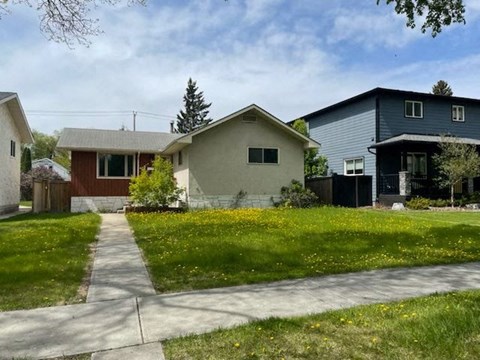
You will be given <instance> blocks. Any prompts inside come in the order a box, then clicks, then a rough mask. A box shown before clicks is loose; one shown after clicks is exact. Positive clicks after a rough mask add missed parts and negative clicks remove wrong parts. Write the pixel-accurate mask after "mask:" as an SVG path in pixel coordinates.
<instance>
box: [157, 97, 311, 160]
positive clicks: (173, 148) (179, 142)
mask: <svg viewBox="0 0 480 360" xmlns="http://www.w3.org/2000/svg"><path fill="white" fill-rule="evenodd" d="M249 111H254V112H256V113H258V114H260V115H262V116H263V118H264V119H266V120H267V121H269V122H270V123H271V124H272V125H274V126H275V127H277V128H279V129H281V130H282V131H285V132H286V133H288V134H290V135H291V136H293V137H294V138H296V139H298V140H300V141H302V142H303V144H304V148H305V149H314V148H315V149H316V148H319V147H320V144H319V143H318V142H316V141H315V140H313V139H310V138H309V137H306V136H304V135H302V134H300V133H299V132H298V131H296V130H295V129H293V128H292V127H290V126H289V125H287V124H285V123H284V122H283V121H281V120H280V119H278V118H276V117H275V116H273V115H272V114H270V113H269V112H267V111H265V110H264V109H262V108H261V107H260V106H258V105H255V104H252V105H249V106H247V107H244V108H243V109H240V110H238V111H236V112H234V113H232V114H230V115H227V116H225V117H223V118H221V119H219V120H217V121H215V122H212V123H210V124H209V125H207V126H205V127H202V128H200V129H197V130H195V131H193V132H191V133H189V134H186V135H183V136H182V137H180V138H178V139H175V140H173V141H172V142H171V143H170V144H169V145H168V146H167V147H166V148H165V151H164V153H165V154H173V153H175V152H177V151H179V150H181V149H182V148H184V147H185V146H187V145H188V144H191V143H192V139H193V137H195V136H196V135H198V134H201V133H203V132H205V131H208V130H210V129H212V128H214V127H216V126H219V125H221V124H223V123H225V122H227V121H229V120H232V119H234V118H236V117H238V116H239V115H242V114H244V113H246V112H249Z"/></svg>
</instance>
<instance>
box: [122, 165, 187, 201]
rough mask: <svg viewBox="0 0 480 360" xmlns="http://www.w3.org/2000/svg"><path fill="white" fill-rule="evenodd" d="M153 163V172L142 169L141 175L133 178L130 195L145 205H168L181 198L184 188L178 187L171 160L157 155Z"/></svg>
mask: <svg viewBox="0 0 480 360" xmlns="http://www.w3.org/2000/svg"><path fill="white" fill-rule="evenodd" d="M152 165H153V170H152V172H151V173H149V172H148V171H147V170H146V169H142V170H141V171H140V175H138V176H136V177H133V178H132V179H131V181H130V186H129V192H130V196H131V197H132V199H133V201H134V202H135V203H137V204H140V205H143V206H149V207H166V206H168V205H170V204H171V203H173V202H175V201H177V200H179V199H180V195H181V194H182V193H183V192H184V190H183V189H179V188H178V187H177V182H176V181H175V178H174V177H173V165H172V163H171V162H169V161H167V160H165V159H163V158H162V157H160V156H156V157H155V160H154V161H153V164H152Z"/></svg>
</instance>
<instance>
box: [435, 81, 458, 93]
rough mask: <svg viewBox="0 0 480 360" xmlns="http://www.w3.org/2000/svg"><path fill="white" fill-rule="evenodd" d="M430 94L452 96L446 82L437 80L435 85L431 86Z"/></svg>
mask: <svg viewBox="0 0 480 360" xmlns="http://www.w3.org/2000/svg"><path fill="white" fill-rule="evenodd" d="M432 94H434V95H446V96H452V95H453V91H452V88H451V87H450V85H448V83H447V82H446V81H444V80H438V81H437V83H436V84H435V85H433V86H432Z"/></svg>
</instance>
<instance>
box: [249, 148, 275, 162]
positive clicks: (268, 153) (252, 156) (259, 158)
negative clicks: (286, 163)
mask: <svg viewBox="0 0 480 360" xmlns="http://www.w3.org/2000/svg"><path fill="white" fill-rule="evenodd" d="M248 163H249V164H278V149H273V148H248Z"/></svg>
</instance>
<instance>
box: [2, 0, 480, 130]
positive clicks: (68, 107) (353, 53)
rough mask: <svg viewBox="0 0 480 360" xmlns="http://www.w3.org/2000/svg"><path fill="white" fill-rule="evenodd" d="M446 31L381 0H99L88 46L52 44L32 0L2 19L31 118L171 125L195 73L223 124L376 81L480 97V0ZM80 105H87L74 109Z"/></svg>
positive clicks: (6, 71) (46, 123) (304, 110)
mask: <svg viewBox="0 0 480 360" xmlns="http://www.w3.org/2000/svg"><path fill="white" fill-rule="evenodd" d="M465 3H466V15H465V17H466V21H467V23H466V25H458V24H456V25H452V26H450V27H447V28H445V29H444V30H443V31H442V32H441V33H440V34H439V35H437V37H435V38H432V36H431V35H430V33H428V32H427V33H425V34H422V33H421V31H420V29H419V28H420V25H421V24H419V26H417V28H415V29H410V28H407V27H406V26H405V21H406V20H405V18H404V17H403V16H401V15H397V14H396V13H395V12H394V8H393V6H391V5H388V6H387V5H386V4H385V2H384V1H383V2H381V4H380V5H378V6H377V1H376V0H361V1H359V0H335V1H333V0H328V1H327V0H322V1H318V0H228V1H223V0H150V1H149V3H148V5H147V6H146V7H143V6H127V5H126V1H124V2H120V3H119V4H117V5H116V6H114V7H112V6H100V7H98V8H97V9H94V11H93V13H92V16H94V17H95V18H98V19H99V25H100V27H101V29H102V31H103V33H102V34H100V35H98V36H96V37H92V38H91V39H90V40H91V42H92V43H91V45H90V46H89V47H86V46H82V45H75V46H74V48H73V49H71V48H69V47H67V46H66V45H65V44H58V43H55V42H52V41H48V40H47V39H46V37H45V36H44V35H43V34H42V33H41V32H40V31H39V23H38V13H37V12H36V11H35V9H34V8H28V7H26V6H23V5H15V6H12V7H11V10H12V13H11V14H10V15H6V16H3V17H2V18H1V19H0V91H12V92H16V93H18V94H19V97H20V100H21V103H22V105H23V108H24V110H25V112H26V115H27V119H28V121H29V124H30V127H31V128H32V129H36V130H38V131H41V132H44V133H47V134H52V133H53V132H54V131H55V130H61V129H62V128H65V127H77V128H95V129H120V128H121V127H122V126H126V127H127V128H128V129H130V130H132V129H133V111H136V112H137V116H136V129H137V130H138V131H163V132H168V131H169V128H170V121H171V120H174V119H175V117H176V114H178V113H179V110H180V109H182V107H183V95H184V93H185V88H186V85H187V81H188V79H189V78H192V79H193V80H195V81H197V85H198V87H199V90H200V91H203V93H204V97H205V100H206V101H207V102H211V103H212V105H211V107H210V116H211V117H212V118H213V119H214V120H215V119H219V118H222V117H224V116H227V115H229V114H231V113H233V112H235V111H237V110H239V109H241V108H243V107H245V106H248V105H250V104H252V103H255V104H257V105H259V106H261V107H262V108H264V109H265V110H266V111H268V112H270V113H271V114H273V115H275V116H276V117H278V118H279V119H281V120H283V121H290V120H293V119H296V118H299V117H301V116H303V115H306V114H308V113H311V112H313V111H316V110H319V109H321V108H324V107H326V106H328V105H331V104H334V103H336V102H339V101H342V100H345V99H347V98H349V97H352V96H355V95H357V94H360V93H362V92H365V91H368V90H370V89H372V88H375V87H386V88H392V89H401V90H410V91H419V92H430V91H431V88H432V85H433V84H435V83H436V82H437V81H438V80H440V79H443V80H446V81H447V82H448V83H449V84H450V86H451V87H452V89H453V92H454V95H456V96H463V97H472V98H480V73H479V69H480V0H466V1H465ZM75 112H76V113H75Z"/></svg>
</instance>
